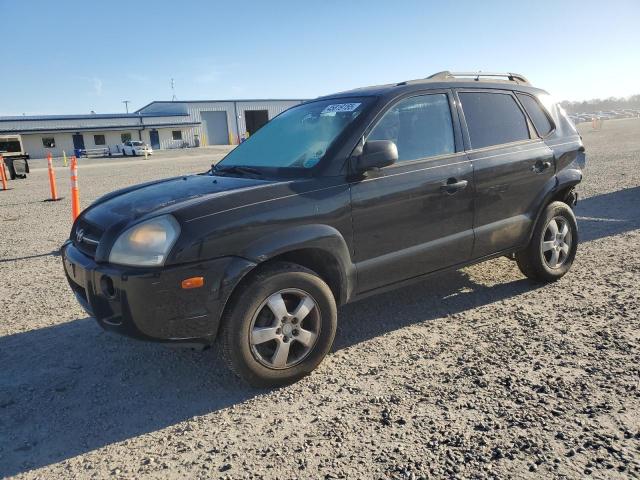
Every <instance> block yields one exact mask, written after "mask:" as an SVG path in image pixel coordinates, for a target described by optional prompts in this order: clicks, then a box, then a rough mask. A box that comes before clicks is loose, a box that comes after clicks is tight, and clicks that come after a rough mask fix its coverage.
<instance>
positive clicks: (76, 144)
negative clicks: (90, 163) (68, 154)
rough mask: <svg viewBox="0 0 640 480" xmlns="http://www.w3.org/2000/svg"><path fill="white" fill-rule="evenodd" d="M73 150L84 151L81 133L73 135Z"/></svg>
mask: <svg viewBox="0 0 640 480" xmlns="http://www.w3.org/2000/svg"><path fill="white" fill-rule="evenodd" d="M67 138H68V137H67ZM73 149H74V150H84V137H83V136H82V134H81V133H75V134H73Z"/></svg>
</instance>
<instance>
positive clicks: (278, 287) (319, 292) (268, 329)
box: [220, 262, 337, 388]
mask: <svg viewBox="0 0 640 480" xmlns="http://www.w3.org/2000/svg"><path fill="white" fill-rule="evenodd" d="M298 309H300V310H298ZM274 312H276V313H279V315H278V316H276V314H275V313H274ZM296 312H297V313H298V316H299V317H300V319H298V318H296V315H295V314H296ZM305 312H306V313H305ZM278 317H280V318H278ZM283 319H284V320H283ZM336 325H337V311H336V303H335V299H334V297H333V294H332V292H331V289H330V288H329V286H328V285H327V284H326V283H325V282H324V281H323V280H322V279H321V278H320V277H319V276H318V275H317V274H316V273H315V272H313V271H311V270H309V269H307V268H304V267H302V266H300V265H297V264H294V263H285V262H277V263H273V264H271V265H267V266H265V267H264V268H261V269H260V270H258V271H257V272H256V273H255V274H252V276H251V277H250V278H249V279H248V280H247V281H246V282H243V284H242V285H241V287H240V288H239V289H237V291H236V293H234V294H233V295H232V298H231V299H230V300H229V304H228V306H227V308H226V309H225V313H224V315H223V318H222V331H221V336H220V337H221V342H222V352H223V355H224V358H225V360H226V362H227V365H228V366H229V367H230V369H231V370H232V371H233V372H234V373H235V374H236V375H238V376H239V377H240V378H242V379H243V380H245V381H246V382H247V383H249V384H250V385H252V386H254V387H259V388H264V387H278V386H282V385H288V384H290V383H293V382H295V381H297V380H299V379H301V378H302V377H304V376H306V375H307V374H309V373H310V372H311V371H312V370H314V369H315V368H316V367H317V366H318V365H319V364H320V362H322V360H323V359H324V357H325V356H326V355H327V353H328V352H329V350H330V349H331V346H332V344H333V339H334V337H335V333H336ZM303 332H304V333H303ZM303 338H304V340H303ZM283 359H284V362H283Z"/></svg>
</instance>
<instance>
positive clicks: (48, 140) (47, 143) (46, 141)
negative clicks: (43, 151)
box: [42, 137, 56, 148]
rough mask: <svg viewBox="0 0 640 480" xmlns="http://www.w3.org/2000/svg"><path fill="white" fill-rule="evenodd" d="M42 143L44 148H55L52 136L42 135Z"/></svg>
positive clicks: (54, 140)
mask: <svg viewBox="0 0 640 480" xmlns="http://www.w3.org/2000/svg"><path fill="white" fill-rule="evenodd" d="M42 145H43V146H44V147H45V148H56V139H55V138H53V137H43V138H42Z"/></svg>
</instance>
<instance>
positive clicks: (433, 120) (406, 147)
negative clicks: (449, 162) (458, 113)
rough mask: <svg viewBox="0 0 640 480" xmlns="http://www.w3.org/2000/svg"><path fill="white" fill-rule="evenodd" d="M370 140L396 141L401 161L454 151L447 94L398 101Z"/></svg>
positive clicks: (371, 134) (380, 122)
mask: <svg viewBox="0 0 640 480" xmlns="http://www.w3.org/2000/svg"><path fill="white" fill-rule="evenodd" d="M367 140H391V141H392V142H394V143H395V144H396V146H397V147H398V161H399V162H406V161H409V160H416V159H419V158H426V157H433V156H436V155H445V154H449V153H454V152H455V150H456V147H455V141H454V138H453V124H452V121H451V110H450V109H449V101H448V99H447V95H445V94H444V93H438V94H431V95H421V96H418V97H410V98H406V99H404V100H401V101H399V102H398V103H397V104H396V105H394V106H393V107H391V109H390V110H388V111H387V112H386V113H385V114H384V116H383V117H382V118H381V119H380V121H379V122H378V124H377V125H376V126H375V127H374V129H373V130H372V131H371V133H370V134H369V135H368V136H367Z"/></svg>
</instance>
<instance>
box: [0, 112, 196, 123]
mask: <svg viewBox="0 0 640 480" xmlns="http://www.w3.org/2000/svg"><path fill="white" fill-rule="evenodd" d="M187 115H188V114H187V113H162V114H160V113H90V114H79V115H13V116H4V117H2V116H0V122H20V121H23V122H25V121H34V120H35V121H38V120H98V119H111V118H140V117H170V116H176V117H177V116H187Z"/></svg>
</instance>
